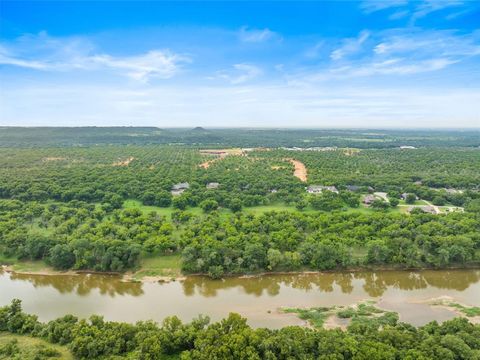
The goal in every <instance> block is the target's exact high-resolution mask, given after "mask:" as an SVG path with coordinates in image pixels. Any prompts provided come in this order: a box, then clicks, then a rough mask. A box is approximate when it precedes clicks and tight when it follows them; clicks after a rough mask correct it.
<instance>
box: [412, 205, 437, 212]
mask: <svg viewBox="0 0 480 360" xmlns="http://www.w3.org/2000/svg"><path fill="white" fill-rule="evenodd" d="M413 209H420V210H422V211H423V212H424V213H428V214H436V213H437V211H436V210H435V208H434V207H433V206H430V205H426V206H410V207H409V208H408V212H412V210H413Z"/></svg>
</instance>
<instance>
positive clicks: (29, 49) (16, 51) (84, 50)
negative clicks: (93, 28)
mask: <svg viewBox="0 0 480 360" xmlns="http://www.w3.org/2000/svg"><path fill="white" fill-rule="evenodd" d="M190 61H191V59H190V58H189V57H187V56H185V55H180V54H176V53H173V52H172V51H170V50H168V49H167V50H159V49H155V50H151V51H148V52H146V53H144V54H138V55H133V56H112V55H109V54H105V53H102V52H97V51H95V49H94V47H93V46H91V45H90V44H89V43H88V42H87V41H85V40H80V39H78V38H71V39H70V38H66V39H56V38H52V37H49V36H48V35H47V34H46V33H44V32H42V33H40V34H38V35H26V36H23V37H20V38H18V39H17V40H16V41H14V42H12V43H9V44H3V45H0V64H3V65H11V66H17V67H23V68H28V69H34V70H43V71H72V70H79V69H81V70H90V71H95V70H113V71H116V72H118V73H120V74H121V75H124V76H128V77H130V78H132V79H134V80H138V81H141V82H148V80H150V79H152V78H160V79H168V78H171V77H173V76H175V75H176V74H177V73H178V72H179V71H180V69H181V66H182V65H183V64H185V63H188V62H190Z"/></svg>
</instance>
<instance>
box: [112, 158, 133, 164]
mask: <svg viewBox="0 0 480 360" xmlns="http://www.w3.org/2000/svg"><path fill="white" fill-rule="evenodd" d="M133 160H135V158H134V157H133V156H130V157H128V158H126V159H124V160H119V161H117V162H114V163H113V164H112V166H128V165H129V164H130V163H131V162H132V161H133Z"/></svg>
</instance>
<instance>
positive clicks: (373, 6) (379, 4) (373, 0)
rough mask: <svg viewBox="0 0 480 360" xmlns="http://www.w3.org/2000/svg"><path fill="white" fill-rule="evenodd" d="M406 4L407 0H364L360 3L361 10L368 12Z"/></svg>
mask: <svg viewBox="0 0 480 360" xmlns="http://www.w3.org/2000/svg"><path fill="white" fill-rule="evenodd" d="M407 4H408V0H388V1H387V0H364V1H362V3H361V4H360V8H361V9H362V10H363V12H365V13H367V14H369V13H373V12H376V11H380V10H385V9H389V8H395V7H399V6H404V5H407Z"/></svg>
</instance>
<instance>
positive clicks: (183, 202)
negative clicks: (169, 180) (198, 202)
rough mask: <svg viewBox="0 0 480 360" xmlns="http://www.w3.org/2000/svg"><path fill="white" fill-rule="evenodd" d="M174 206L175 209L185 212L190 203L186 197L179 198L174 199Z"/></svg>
mask: <svg viewBox="0 0 480 360" xmlns="http://www.w3.org/2000/svg"><path fill="white" fill-rule="evenodd" d="M172 205H173V207H174V208H175V209H179V210H185V209H186V208H187V205H188V201H187V199H186V198H185V197H184V196H177V197H174V198H173V200H172Z"/></svg>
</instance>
